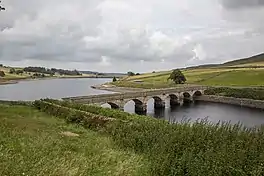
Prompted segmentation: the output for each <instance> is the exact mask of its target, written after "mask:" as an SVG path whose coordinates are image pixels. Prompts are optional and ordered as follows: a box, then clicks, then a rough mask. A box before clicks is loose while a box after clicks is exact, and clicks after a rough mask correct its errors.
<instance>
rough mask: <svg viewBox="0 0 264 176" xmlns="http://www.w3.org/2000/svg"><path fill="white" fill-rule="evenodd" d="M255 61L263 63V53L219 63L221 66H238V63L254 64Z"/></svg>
mask: <svg viewBox="0 0 264 176" xmlns="http://www.w3.org/2000/svg"><path fill="white" fill-rule="evenodd" d="M256 63H263V65H264V53H263V54H259V55H255V56H252V57H248V58H244V59H238V60H234V61H230V62H226V63H224V64H221V65H222V66H239V65H245V64H246V65H250V64H253V65H255V64H256Z"/></svg>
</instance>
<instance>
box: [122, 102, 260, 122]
mask: <svg viewBox="0 0 264 176" xmlns="http://www.w3.org/2000/svg"><path fill="white" fill-rule="evenodd" d="M153 102H154V101H152V100H150V101H149V102H148V111H147V115H149V116H153V117H155V118H157V119H166V120H169V121H176V122H180V121H182V120H190V121H191V122H194V121H196V120H198V119H205V118H206V119H207V120H208V121H210V122H213V123H217V122H219V121H225V122H229V121H230V123H232V124H235V123H239V122H240V123H243V124H244V125H245V126H247V127H254V126H260V125H261V124H264V111H263V110H260V109H252V108H245V107H240V106H234V105H228V104H220V103H209V102H196V103H192V104H185V105H182V106H176V107H169V106H166V108H165V109H154V106H153ZM167 104H169V103H168V102H166V105H167ZM125 111H126V112H130V113H134V104H133V103H130V104H127V105H126V106H125Z"/></svg>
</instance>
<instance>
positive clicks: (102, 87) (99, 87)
mask: <svg viewBox="0 0 264 176" xmlns="http://www.w3.org/2000/svg"><path fill="white" fill-rule="evenodd" d="M91 88H93V89H96V90H105V91H109V92H119V93H126V92H138V91H144V90H145V89H141V88H129V87H117V86H114V85H110V84H107V83H105V84H100V85H94V86H91Z"/></svg>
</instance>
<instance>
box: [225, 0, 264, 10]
mask: <svg viewBox="0 0 264 176" xmlns="http://www.w3.org/2000/svg"><path fill="white" fill-rule="evenodd" d="M220 1H221V2H222V4H223V6H224V7H225V8H230V9H240V8H249V7H260V6H264V0H220Z"/></svg>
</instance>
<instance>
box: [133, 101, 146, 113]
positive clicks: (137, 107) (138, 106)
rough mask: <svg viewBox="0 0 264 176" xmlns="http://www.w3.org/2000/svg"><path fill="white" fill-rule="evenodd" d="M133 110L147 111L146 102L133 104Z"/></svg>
mask: <svg viewBox="0 0 264 176" xmlns="http://www.w3.org/2000/svg"><path fill="white" fill-rule="evenodd" d="M135 112H139V113H146V112H147V103H142V104H135Z"/></svg>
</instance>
